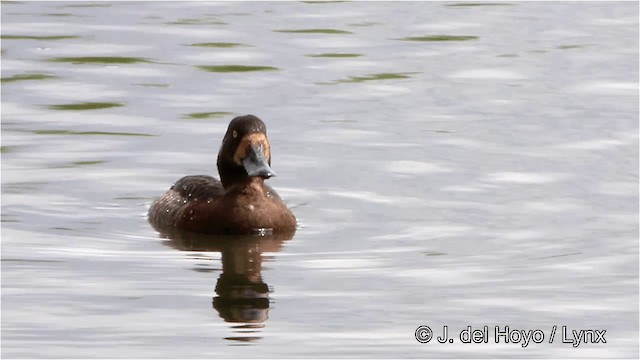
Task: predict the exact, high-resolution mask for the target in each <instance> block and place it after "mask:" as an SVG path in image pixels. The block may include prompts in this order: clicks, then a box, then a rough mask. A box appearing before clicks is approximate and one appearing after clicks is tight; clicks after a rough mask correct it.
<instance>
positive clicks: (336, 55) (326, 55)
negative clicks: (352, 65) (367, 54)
mask: <svg viewBox="0 0 640 360" xmlns="http://www.w3.org/2000/svg"><path fill="white" fill-rule="evenodd" d="M306 56H309V57H315V58H354V57H359V56H362V54H350V53H323V54H307V55H306Z"/></svg>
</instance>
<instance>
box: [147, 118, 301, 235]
mask: <svg viewBox="0 0 640 360" xmlns="http://www.w3.org/2000/svg"><path fill="white" fill-rule="evenodd" d="M217 165H218V173H219V174H220V180H217V179H215V178H213V177H211V176H208V175H191V176H185V177H183V178H181V179H180V180H178V181H177V182H176V183H175V184H173V186H171V188H170V189H169V190H167V192H166V193H164V195H163V196H162V197H161V198H159V199H157V200H156V201H154V202H153V204H152V205H151V207H150V208H149V222H150V223H151V224H152V225H154V227H156V228H174V229H178V230H184V231H189V232H195V233H204V234H221V235H226V234H228V235H239V234H255V233H258V234H264V233H283V232H292V231H295V228H296V218H295V216H294V215H293V213H292V212H291V210H289V208H287V206H286V205H285V203H284V202H283V201H282V199H281V198H280V196H278V194H277V193H276V192H275V190H273V189H272V188H271V187H270V186H268V185H265V183H264V180H265V179H268V178H270V177H272V176H275V175H276V173H275V172H274V171H273V170H272V169H271V147H270V145H269V140H268V139H267V128H266V126H265V124H264V122H262V120H260V119H259V118H258V117H256V116H254V115H245V116H239V117H236V118H234V119H233V120H231V122H230V123H229V127H228V128H227V132H226V134H225V135H224V138H223V139H222V145H221V146H220V151H219V152H218V161H217Z"/></svg>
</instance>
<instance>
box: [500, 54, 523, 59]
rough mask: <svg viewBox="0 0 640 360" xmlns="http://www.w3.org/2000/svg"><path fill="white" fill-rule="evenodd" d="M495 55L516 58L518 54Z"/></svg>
mask: <svg viewBox="0 0 640 360" xmlns="http://www.w3.org/2000/svg"><path fill="white" fill-rule="evenodd" d="M497 57H501V58H517V57H519V56H518V54H500V55H498V56H497Z"/></svg>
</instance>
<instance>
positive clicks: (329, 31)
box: [273, 29, 353, 34]
mask: <svg viewBox="0 0 640 360" xmlns="http://www.w3.org/2000/svg"><path fill="white" fill-rule="evenodd" d="M273 31H275V32H281V33H293V34H353V33H352V32H351V31H346V30H338V29H298V30H287V29H281V30H273Z"/></svg>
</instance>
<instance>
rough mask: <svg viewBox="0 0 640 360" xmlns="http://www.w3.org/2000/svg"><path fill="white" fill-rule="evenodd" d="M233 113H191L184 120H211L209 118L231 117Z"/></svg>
mask: <svg viewBox="0 0 640 360" xmlns="http://www.w3.org/2000/svg"><path fill="white" fill-rule="evenodd" d="M230 114H232V113H230V112H227V111H211V112H199V113H191V114H186V115H185V116H183V118H184V119H209V118H220V117H224V116H226V115H230Z"/></svg>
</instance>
